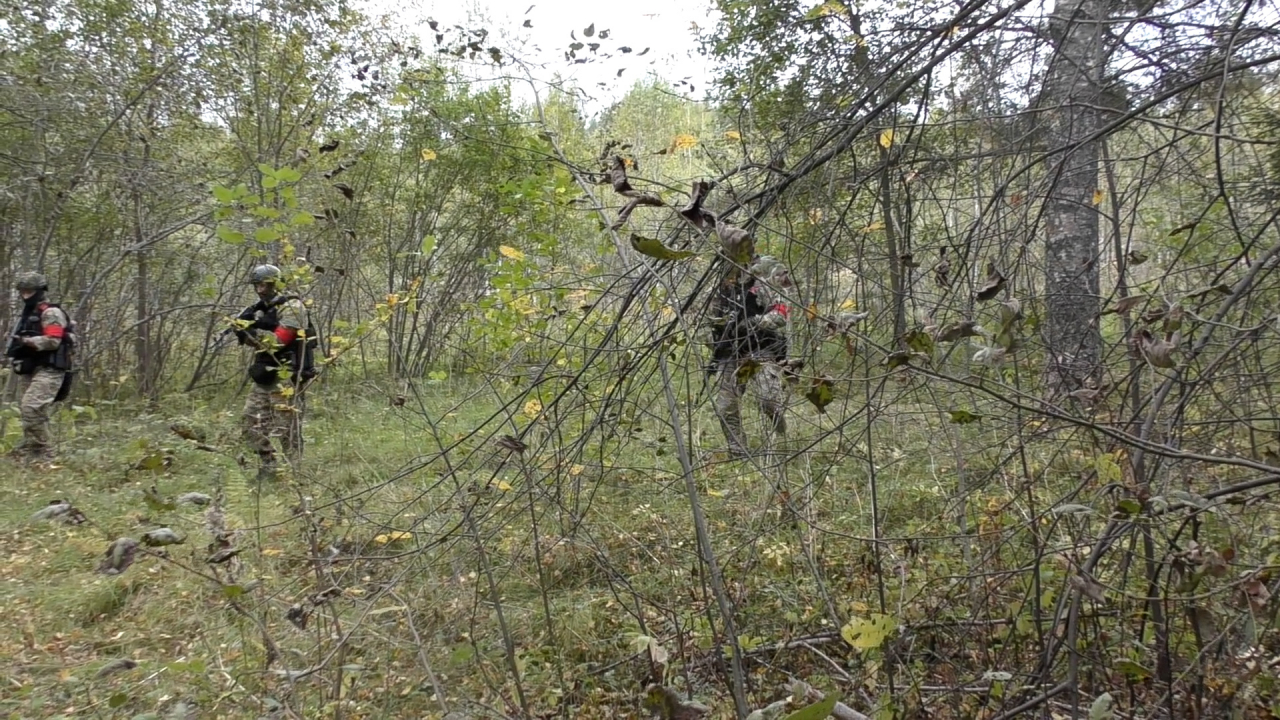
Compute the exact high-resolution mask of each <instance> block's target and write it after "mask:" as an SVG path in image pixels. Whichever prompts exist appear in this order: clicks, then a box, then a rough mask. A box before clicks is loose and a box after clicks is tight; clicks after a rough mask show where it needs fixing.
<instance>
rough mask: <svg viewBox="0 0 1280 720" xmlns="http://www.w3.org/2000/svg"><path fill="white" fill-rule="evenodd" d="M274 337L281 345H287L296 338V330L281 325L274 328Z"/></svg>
mask: <svg viewBox="0 0 1280 720" xmlns="http://www.w3.org/2000/svg"><path fill="white" fill-rule="evenodd" d="M276 339H277V340H279V341H280V344H281V345H289V344H291V343H293V341H294V340H297V339H298V331H297V330H294V329H293V328H289V327H285V326H283V325H281V326H279V327H277V328H276Z"/></svg>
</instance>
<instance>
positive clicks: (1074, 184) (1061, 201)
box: [1041, 0, 1107, 392]
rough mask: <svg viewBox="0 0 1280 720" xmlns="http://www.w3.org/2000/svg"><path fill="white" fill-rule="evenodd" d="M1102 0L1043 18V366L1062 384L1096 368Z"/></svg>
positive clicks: (1063, 3) (1076, 0) (1081, 379)
mask: <svg viewBox="0 0 1280 720" xmlns="http://www.w3.org/2000/svg"><path fill="white" fill-rule="evenodd" d="M1106 15H1107V0H1059V2H1058V3H1057V6H1056V7H1055V9H1054V12H1053V14H1052V15H1050V18H1049V31H1050V35H1051V36H1052V37H1053V40H1054V43H1055V52H1054V55H1053V57H1052V59H1051V60H1050V62H1049V68H1048V71H1047V73H1046V75H1045V80H1044V88H1043V93H1042V96H1041V97H1042V107H1045V125H1044V129H1045V141H1046V148H1047V150H1048V152H1049V158H1048V162H1047V170H1048V178H1047V180H1048V183H1049V190H1048V193H1047V196H1046V198H1045V208H1044V218H1045V231H1046V232H1045V259H1044V262H1045V295H1046V298H1045V300H1046V303H1045V305H1046V307H1045V322H1044V325H1043V327H1044V342H1045V347H1046V350H1047V362H1046V372H1047V378H1046V379H1047V380H1048V382H1049V387H1050V389H1051V390H1057V391H1066V392H1070V391H1072V390H1075V389H1077V388H1079V387H1081V385H1082V384H1084V383H1085V381H1086V380H1088V379H1089V378H1095V377H1096V376H1097V374H1098V371H1099V361H1100V347H1101V345H1102V337H1101V334H1100V332H1099V329H1098V312H1099V309H1100V308H1099V279H1098V263H1099V258H1100V245H1099V236H1098V229H1099V219H1100V213H1099V212H1098V208H1097V205H1096V203H1095V193H1096V192H1097V190H1098V187H1099V184H1098V173H1099V163H1100V153H1099V148H1100V140H1099V139H1098V138H1096V137H1094V133H1095V132H1097V130H1098V129H1099V128H1100V127H1101V126H1102V112H1103V111H1102V108H1101V100H1102V87H1103V85H1102V76H1103V71H1104V68H1105V65H1106V59H1107V52H1106V49H1105V46H1104V43H1103V23H1104V21H1105V20H1106Z"/></svg>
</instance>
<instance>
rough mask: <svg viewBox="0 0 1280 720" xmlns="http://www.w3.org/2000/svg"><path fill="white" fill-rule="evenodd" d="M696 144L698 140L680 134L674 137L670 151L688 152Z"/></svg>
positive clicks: (686, 134) (685, 134)
mask: <svg viewBox="0 0 1280 720" xmlns="http://www.w3.org/2000/svg"><path fill="white" fill-rule="evenodd" d="M697 144H698V138H696V137H694V136H692V135H690V134H688V133H681V134H679V135H677V136H675V138H674V139H672V141H671V149H672V150H688V149H690V148H693V147H694V146H696V145H697Z"/></svg>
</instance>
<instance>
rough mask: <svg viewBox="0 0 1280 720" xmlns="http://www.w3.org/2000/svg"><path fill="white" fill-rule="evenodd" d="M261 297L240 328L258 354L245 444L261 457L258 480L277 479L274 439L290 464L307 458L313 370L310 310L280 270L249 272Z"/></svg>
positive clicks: (272, 267) (262, 268)
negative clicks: (307, 394) (305, 393)
mask: <svg viewBox="0 0 1280 720" xmlns="http://www.w3.org/2000/svg"><path fill="white" fill-rule="evenodd" d="M249 283H250V284H251V285H253V289H254V291H255V292H256V293H257V294H258V302H257V303H255V304H254V305H252V306H250V307H249V308H248V309H246V310H245V311H244V312H243V313H241V314H240V317H239V318H237V322H236V330H235V333H236V337H237V339H238V340H239V341H240V344H241V345H250V346H252V347H253V348H254V355H253V362H252V363H251V364H250V365H249V377H250V379H252V380H253V388H252V389H251V390H250V391H249V396H248V397H247V398H246V399H245V403H244V421H245V430H244V434H245V438H246V440H248V442H249V444H250V445H251V446H252V447H253V449H254V450H255V451H256V452H257V453H258V458H259V461H260V468H259V471H258V479H259V480H266V479H272V478H274V477H275V474H276V470H277V469H278V468H277V462H276V449H275V445H274V442H273V439H274V438H280V444H281V446H282V449H283V450H284V453H285V456H286V457H287V458H288V459H289V462H290V463H296V462H297V460H298V459H300V457H301V455H302V389H303V387H304V384H305V382H306V381H307V380H309V379H310V377H311V375H312V374H313V373H314V370H313V368H312V365H311V348H312V346H313V344H314V338H315V333H314V332H309V330H310V324H309V323H308V321H307V308H306V306H305V305H304V304H303V303H302V300H301V298H299V297H298V296H297V295H286V294H283V293H282V291H283V290H284V275H283V274H282V273H281V272H280V268H278V267H276V266H275V265H258V266H257V267H255V268H253V270H251V271H250V272H249Z"/></svg>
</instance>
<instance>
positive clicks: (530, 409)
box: [524, 398, 542, 420]
mask: <svg viewBox="0 0 1280 720" xmlns="http://www.w3.org/2000/svg"><path fill="white" fill-rule="evenodd" d="M541 412H542V401H541V400H539V399H538V398H534V399H532V400H530V401H529V402H527V403H525V404H524V414H525V417H527V418H529V419H530V420H533V419H536V418H537V417H538V414H539V413H541Z"/></svg>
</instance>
